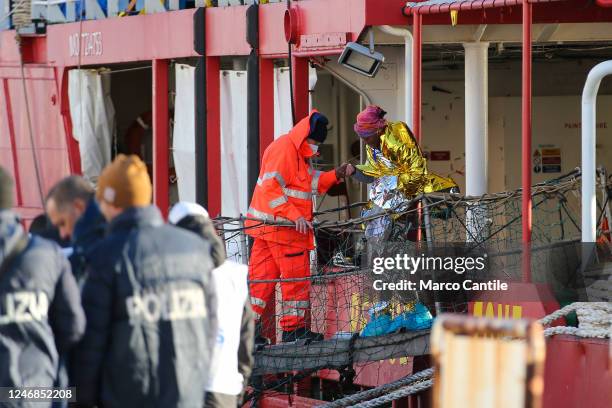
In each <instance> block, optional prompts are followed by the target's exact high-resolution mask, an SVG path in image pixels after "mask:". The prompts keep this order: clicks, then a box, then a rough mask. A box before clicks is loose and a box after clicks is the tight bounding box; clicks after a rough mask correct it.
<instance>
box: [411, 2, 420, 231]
mask: <svg viewBox="0 0 612 408" xmlns="http://www.w3.org/2000/svg"><path fill="white" fill-rule="evenodd" d="M412 17H413V23H412V42H413V44H412V123H413V126H412V131H413V132H414V137H415V138H416V141H417V143H420V142H421V68H422V64H421V48H422V46H423V43H422V37H421V34H422V23H423V16H421V14H419V12H418V11H417V10H415V11H414V12H413V14H412ZM417 213H418V224H419V229H418V230H417V241H421V239H422V235H423V231H422V228H421V227H422V225H423V223H422V212H421V203H420V202H419V203H418V204H417Z"/></svg>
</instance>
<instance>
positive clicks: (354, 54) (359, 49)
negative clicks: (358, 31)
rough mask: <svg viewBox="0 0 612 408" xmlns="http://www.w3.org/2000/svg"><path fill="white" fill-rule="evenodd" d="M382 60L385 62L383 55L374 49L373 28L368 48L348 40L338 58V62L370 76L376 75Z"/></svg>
mask: <svg viewBox="0 0 612 408" xmlns="http://www.w3.org/2000/svg"><path fill="white" fill-rule="evenodd" d="M383 62H385V56H384V55H382V54H381V53H380V52H376V51H374V31H373V30H370V47H369V48H368V47H364V46H363V45H361V44H358V43H356V42H349V43H347V44H346V47H344V50H343V51H342V54H341V55H340V58H339V59H338V63H339V64H342V65H344V66H345V67H347V68H348V69H350V70H352V71H355V72H359V73H360V74H362V75H365V76H367V77H370V78H372V77H374V76H376V74H377V73H378V70H379V69H380V67H381V65H382V64H383Z"/></svg>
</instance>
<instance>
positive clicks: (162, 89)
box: [153, 60, 170, 217]
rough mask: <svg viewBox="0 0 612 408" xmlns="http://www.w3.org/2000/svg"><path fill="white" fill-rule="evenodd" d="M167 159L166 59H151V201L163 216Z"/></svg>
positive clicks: (166, 202) (166, 203)
mask: <svg viewBox="0 0 612 408" xmlns="http://www.w3.org/2000/svg"><path fill="white" fill-rule="evenodd" d="M168 161H169V142H168V61H167V60H153V202H154V203H155V205H157V206H158V207H159V209H160V210H161V212H162V214H163V215H164V217H166V216H167V215H168V210H169V208H168V207H169V206H170V200H169V198H170V197H169V191H168Z"/></svg>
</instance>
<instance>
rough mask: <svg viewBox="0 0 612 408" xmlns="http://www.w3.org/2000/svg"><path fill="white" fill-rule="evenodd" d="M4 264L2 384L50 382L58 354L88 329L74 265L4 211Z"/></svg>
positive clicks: (0, 237) (0, 221)
mask: <svg viewBox="0 0 612 408" xmlns="http://www.w3.org/2000/svg"><path fill="white" fill-rule="evenodd" d="M26 242H27V243H26ZM20 243H22V244H23V245H24V246H22V247H21V249H20V250H16V247H17V246H19V244H20ZM0 265H2V266H0V271H1V274H0V386H2V387H51V386H53V383H54V381H55V378H56V375H57V371H58V353H59V354H63V353H65V352H67V351H69V350H70V348H71V347H72V346H73V345H74V344H76V343H77V342H78V340H79V339H80V338H81V336H82V335H83V332H84V331H85V315H84V313H83V309H82V307H81V298H80V294H79V289H78V287H77V284H76V281H75V279H74V276H73V275H72V272H71V271H70V264H69V263H68V260H67V259H66V257H65V256H64V255H63V254H62V252H61V250H60V247H59V246H57V244H55V243H54V242H51V241H48V240H46V239H44V238H41V237H37V236H33V237H31V238H29V239H28V238H27V233H25V231H24V229H23V227H22V226H21V224H20V223H19V220H18V218H17V216H16V214H15V213H13V212H12V211H10V210H1V211H0ZM48 405H50V404H48Z"/></svg>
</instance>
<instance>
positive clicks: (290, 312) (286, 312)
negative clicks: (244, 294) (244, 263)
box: [249, 238, 310, 331]
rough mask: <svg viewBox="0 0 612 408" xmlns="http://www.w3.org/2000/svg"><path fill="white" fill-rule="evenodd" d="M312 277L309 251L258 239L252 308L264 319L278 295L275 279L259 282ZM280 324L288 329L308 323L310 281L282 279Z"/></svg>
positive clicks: (253, 262)
mask: <svg viewBox="0 0 612 408" xmlns="http://www.w3.org/2000/svg"><path fill="white" fill-rule="evenodd" d="M308 276H310V259H309V251H308V250H306V249H303V248H297V247H291V246H288V245H286V244H279V243H278V242H272V241H266V240H263V239H260V238H256V239H255V242H254V243H253V249H252V250H251V258H250V259H249V292H250V296H251V307H252V308H253V311H254V312H255V315H256V316H257V320H260V319H261V315H262V314H263V312H264V310H265V308H266V306H267V304H268V302H269V301H270V299H271V298H272V295H273V294H274V288H275V286H276V283H275V282H266V283H263V282H259V283H258V282H255V283H250V282H251V281H257V280H268V279H279V278H280V279H291V278H306V277H308ZM280 288H281V302H280V304H281V318H280V326H281V328H282V329H283V330H284V331H291V330H295V329H297V328H299V327H304V326H305V316H306V310H308V309H309V308H310V280H308V279H303V280H298V281H289V282H281V283H280Z"/></svg>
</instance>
